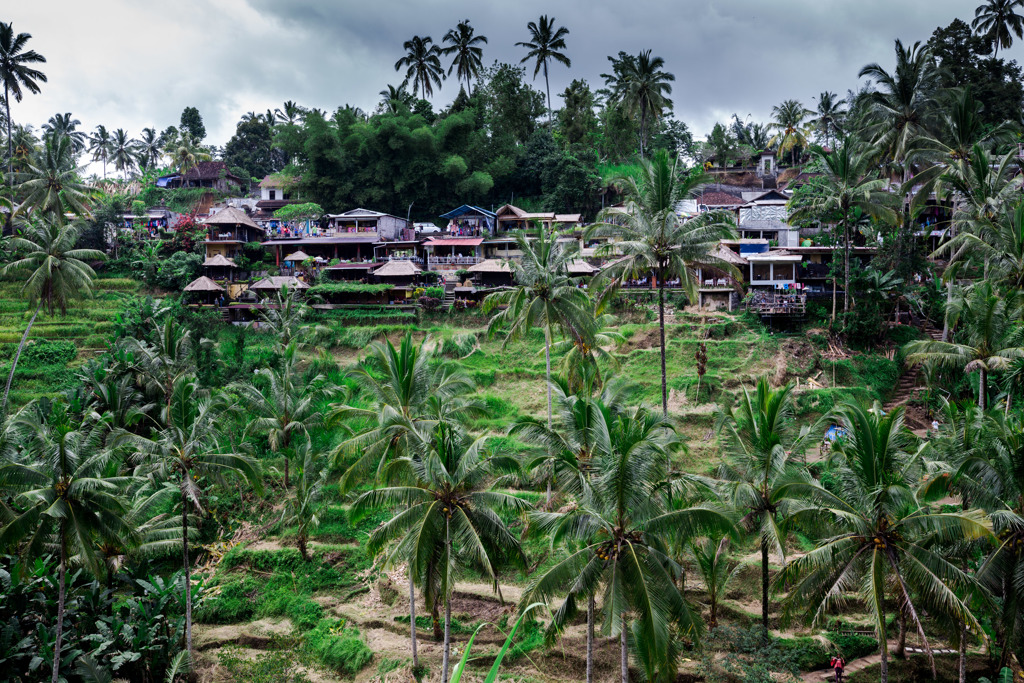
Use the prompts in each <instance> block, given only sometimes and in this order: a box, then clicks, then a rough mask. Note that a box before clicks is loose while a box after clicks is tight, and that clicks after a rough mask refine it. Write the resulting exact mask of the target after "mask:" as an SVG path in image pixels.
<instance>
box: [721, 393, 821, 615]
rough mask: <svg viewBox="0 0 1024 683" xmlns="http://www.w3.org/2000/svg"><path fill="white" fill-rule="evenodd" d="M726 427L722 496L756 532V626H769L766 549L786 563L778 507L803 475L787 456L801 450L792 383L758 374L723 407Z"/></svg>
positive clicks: (785, 502)
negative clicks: (773, 382)
mask: <svg viewBox="0 0 1024 683" xmlns="http://www.w3.org/2000/svg"><path fill="white" fill-rule="evenodd" d="M717 427H718V431H719V433H721V432H722V431H723V430H724V431H725V448H726V458H725V464H723V465H722V467H721V469H720V470H719V475H718V476H719V479H721V484H720V485H719V486H720V487H721V490H722V497H723V499H725V500H728V501H729V503H730V504H731V505H732V507H733V508H734V509H735V510H736V511H737V512H739V513H742V514H743V523H744V525H745V526H747V527H748V528H750V529H752V530H756V531H757V535H758V537H759V539H760V546H761V626H762V627H763V628H764V629H765V630H766V631H767V629H768V612H769V603H768V588H769V584H770V580H769V576H768V556H769V551H772V550H774V551H775V552H776V553H777V554H778V556H779V557H780V558H781V559H782V561H783V562H785V559H786V547H785V542H784V541H785V537H786V536H785V532H784V531H783V530H782V528H781V525H780V523H781V521H782V520H781V516H780V509H783V508H785V506H786V505H787V504H788V500H787V498H788V496H787V494H786V492H785V491H786V489H785V485H786V484H787V483H789V482H791V481H799V480H801V479H804V478H806V475H804V474H803V468H801V467H799V466H798V465H797V463H796V462H795V461H794V460H792V459H791V454H793V453H798V452H799V449H800V448H803V442H802V436H803V435H802V434H798V433H797V431H796V424H795V421H794V419H793V385H792V383H790V384H787V385H786V386H784V387H781V388H779V389H772V388H771V386H770V385H769V384H768V378H767V377H762V378H761V379H760V380H758V382H757V388H756V389H755V390H754V393H753V394H751V393H750V392H749V391H748V390H747V389H746V387H744V389H743V397H742V398H741V399H740V403H739V406H738V407H736V408H734V407H732V406H726V407H724V408H722V409H721V410H720V411H719V414H718V418H717Z"/></svg>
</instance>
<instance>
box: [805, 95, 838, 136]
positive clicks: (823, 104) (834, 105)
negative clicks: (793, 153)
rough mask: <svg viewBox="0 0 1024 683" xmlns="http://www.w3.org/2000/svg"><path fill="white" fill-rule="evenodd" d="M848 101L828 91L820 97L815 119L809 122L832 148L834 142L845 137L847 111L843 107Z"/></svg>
mask: <svg viewBox="0 0 1024 683" xmlns="http://www.w3.org/2000/svg"><path fill="white" fill-rule="evenodd" d="M844 104H846V99H845V98H842V97H837V96H836V94H835V93H834V92H829V91H828V90H826V91H825V92H823V93H821V95H819V96H818V109H817V111H816V112H813V114H816V116H815V118H813V119H811V120H810V121H809V122H808V125H810V126H811V127H812V128H814V130H815V131H817V133H818V135H819V136H820V137H819V139H824V140H825V144H826V145H828V146H829V147H830V148H831V147H832V146H833V142H835V141H836V140H838V139H839V138H840V137H842V135H843V127H844V125H845V123H846V109H845V108H843V105H844Z"/></svg>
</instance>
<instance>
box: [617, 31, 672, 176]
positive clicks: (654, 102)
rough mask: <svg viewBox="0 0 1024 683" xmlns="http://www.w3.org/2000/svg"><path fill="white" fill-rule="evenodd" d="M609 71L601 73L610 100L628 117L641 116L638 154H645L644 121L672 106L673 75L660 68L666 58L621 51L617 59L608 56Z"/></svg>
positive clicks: (645, 135)
mask: <svg viewBox="0 0 1024 683" xmlns="http://www.w3.org/2000/svg"><path fill="white" fill-rule="evenodd" d="M608 59H609V61H611V63H612V73H610V74H601V77H602V78H604V80H605V83H606V84H607V85H608V88H609V90H610V92H611V95H610V97H609V99H608V101H609V102H610V103H613V104H617V105H619V106H621V107H622V109H623V111H624V112H625V113H626V115H628V116H636V115H639V116H640V157H641V158H643V157H644V147H645V143H646V142H647V134H648V131H647V122H648V120H650V121H651V122H656V121H657V120H658V119H659V118H661V115H662V113H663V112H664V111H665V109H672V100H671V99H670V98H669V97H668V96H669V95H671V94H672V85H671V82H672V81H674V80H676V77H675V75H674V74H670V73H668V72H667V71H664V70H663V67H664V66H665V60H664V59H662V58H661V57H651V51H650V50H642V51H641V52H640V54H638V55H636V56H634V55H627V54H626V53H625V52H620V53H619V56H618V58H617V59H616V58H614V57H609V58H608Z"/></svg>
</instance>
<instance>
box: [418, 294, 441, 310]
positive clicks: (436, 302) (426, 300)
mask: <svg viewBox="0 0 1024 683" xmlns="http://www.w3.org/2000/svg"><path fill="white" fill-rule="evenodd" d="M440 305H441V300H440V299H438V298H436V297H432V296H421V297H420V306H422V307H423V308H425V309H427V310H428V311H432V310H434V309H435V308H437V307H438V306H440Z"/></svg>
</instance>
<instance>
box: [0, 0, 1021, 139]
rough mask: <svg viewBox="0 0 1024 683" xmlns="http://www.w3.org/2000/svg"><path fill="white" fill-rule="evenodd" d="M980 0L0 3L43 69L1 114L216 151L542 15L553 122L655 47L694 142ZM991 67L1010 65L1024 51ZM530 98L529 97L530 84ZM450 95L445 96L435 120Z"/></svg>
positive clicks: (847, 75)
mask: <svg viewBox="0 0 1024 683" xmlns="http://www.w3.org/2000/svg"><path fill="white" fill-rule="evenodd" d="M978 1H979V0H774V1H773V2H769V1H768V0H699V1H698V0H676V1H674V2H673V1H670V0H663V1H661V2H658V1H656V0H620V1H618V2H610V1H607V0H573V1H571V2H570V1H562V0H547V2H540V1H538V0H513V1H511V2H509V1H500V2H499V1H495V0H491V1H490V2H487V1H486V0H485V1H480V0H477V1H475V2H463V1H461V0H359V1H353V0H215V1H212V2H211V1H202V0H175V1H174V2H152V1H149V0H145V1H139V0H90V2H88V3H82V2H77V1H76V2H71V1H70V0H20V1H18V0H9V1H8V2H5V3H4V4H5V5H6V7H4V10H3V13H2V14H3V16H2V17H0V18H2V20H4V21H13V24H14V29H15V31H18V32H28V33H31V34H32V40H31V41H30V43H29V45H30V46H31V47H32V48H34V49H36V50H37V51H38V52H40V53H41V54H43V55H44V56H45V57H46V58H47V63H46V64H45V65H44V67H43V68H44V70H45V72H46V74H47V76H48V77H49V82H48V83H45V84H43V92H42V94H41V95H27V96H26V97H25V99H24V100H23V101H22V102H21V103H14V104H13V110H12V112H11V113H12V118H13V119H14V121H15V122H28V123H32V124H34V125H36V126H37V127H38V126H39V125H40V124H42V123H43V122H45V121H46V119H47V118H49V116H50V115H52V114H53V113H55V112H65V111H70V112H72V113H73V114H74V115H75V116H76V117H77V118H79V119H81V121H82V123H83V126H84V128H86V129H87V130H91V129H92V128H93V127H94V126H96V125H97V124H101V123H102V124H104V125H106V126H107V127H108V128H111V129H113V128H119V127H120V128H125V129H126V130H128V131H129V132H130V133H131V134H132V135H136V136H137V135H138V134H139V132H140V131H141V129H142V128H143V127H145V126H154V127H156V128H157V129H158V130H159V129H162V128H164V127H166V126H168V125H170V124H175V125H177V123H178V118H179V116H180V113H181V110H182V108H184V107H185V106H187V105H193V106H197V107H198V108H199V111H200V112H201V113H202V115H203V118H204V121H205V123H206V127H207V131H208V137H207V140H206V141H207V142H208V143H212V144H218V145H223V144H224V143H225V142H226V141H227V139H228V138H229V137H230V136H231V134H232V133H233V132H234V128H235V124H236V123H237V121H238V119H239V117H240V116H241V115H242V114H243V113H245V112H247V111H256V112H263V111H266V110H267V109H268V108H271V109H273V108H274V107H280V106H281V103H282V102H283V101H284V100H289V99H290V100H295V101H296V102H298V103H300V104H302V105H305V106H308V107H319V108H322V109H325V110H327V111H333V110H334V109H335V108H336V107H337V106H339V105H342V104H346V103H347V104H352V105H355V106H359V107H362V108H363V109H365V110H371V109H373V107H374V106H375V105H376V103H377V101H378V100H379V96H378V94H377V93H378V91H380V90H381V89H383V88H384V86H385V85H386V84H388V83H392V84H396V85H397V84H398V83H399V82H400V81H401V78H402V76H401V75H400V74H398V73H396V72H395V70H394V63H395V61H396V60H397V59H398V58H399V57H401V56H402V54H403V51H402V43H403V41H405V40H407V39H409V38H410V37H412V36H413V35H422V36H432V37H433V38H434V40H435V41H440V39H441V37H442V36H443V35H444V33H445V32H446V31H447V30H448V29H449V28H451V27H453V26H454V25H455V24H456V23H457V22H458V21H460V20H462V19H467V18H468V19H470V20H471V22H472V24H473V26H474V27H475V28H476V30H477V32H478V33H482V34H484V35H486V36H487V37H488V38H489V40H490V43H489V44H488V45H486V46H484V62H485V64H490V63H491V62H492V61H494V60H502V61H514V62H518V61H519V59H521V58H522V56H523V55H524V52H525V51H524V50H523V48H519V47H516V46H515V43H516V42H517V41H524V40H527V39H528V34H527V31H526V24H527V22H528V21H531V20H536V19H537V18H538V17H539V16H540V15H541V14H542V13H547V14H549V15H553V16H554V17H555V18H556V19H557V23H558V24H560V25H564V26H566V27H567V28H569V30H570V35H569V37H568V39H567V42H568V50H567V52H568V55H569V56H570V58H571V59H572V68H571V69H567V68H565V67H563V66H560V65H554V66H553V67H552V74H551V91H552V97H553V98H555V107H556V108H557V107H559V106H560V105H561V100H560V99H559V98H557V97H556V93H558V92H561V91H562V90H563V89H564V88H565V86H566V85H567V84H568V83H569V81H570V80H572V78H585V79H586V80H587V81H588V82H589V83H590V84H591V86H593V87H595V88H596V87H598V86H599V85H601V79H600V74H601V73H602V72H604V71H607V70H608V62H607V59H606V57H607V55H614V54H617V53H618V52H619V51H620V50H624V51H626V52H630V53H635V52H638V51H640V50H644V49H651V50H653V51H654V54H656V55H660V56H662V57H663V58H664V59H665V62H666V69H667V70H668V71H670V72H672V73H674V74H675V75H676V82H675V86H674V88H673V93H672V97H673V100H674V102H675V114H676V117H677V118H679V119H681V120H683V121H685V122H686V123H687V124H688V125H689V126H690V128H691V129H692V130H693V131H694V132H695V133H696V134H698V135H703V134H705V133H707V132H708V130H710V128H711V126H713V125H714V122H715V121H717V120H725V119H727V118H728V117H730V116H731V115H732V114H733V113H734V112H735V113H737V114H739V115H740V117H746V116H747V115H748V114H749V115H751V116H752V120H754V121H763V120H767V119H768V118H769V117H770V113H771V108H772V106H773V105H775V104H778V103H779V102H780V101H782V100H784V99H788V98H798V99H800V100H802V101H803V102H804V104H806V105H807V106H809V107H812V108H813V106H814V102H815V98H816V96H817V95H818V93H820V92H821V91H822V90H826V89H827V90H832V91H834V92H838V93H843V94H845V92H846V90H847V89H848V88H853V87H855V86H856V85H857V77H856V76H857V71H858V70H859V69H860V67H862V66H863V65H865V64H867V63H869V62H874V61H877V62H880V63H881V64H882V65H883V66H885V67H886V68H889V67H891V65H892V62H893V41H894V39H895V38H902V39H903V40H904V42H913V41H915V40H922V41H925V40H927V39H928V37H929V36H930V35H931V33H932V31H933V30H935V28H936V27H938V26H946V25H947V24H949V22H950V21H952V20H953V18H954V17H957V16H959V17H961V18H963V19H965V20H968V21H969V20H970V18H971V17H972V16H973V13H974V7H975V6H976V5H977V4H978ZM1022 42H1024V41H1022ZM1000 54H1001V56H1002V55H1003V54H1005V55H1006V56H1007V57H1009V58H1015V59H1017V60H1018V61H1021V57H1022V56H1024V45H1014V47H1013V48H1012V49H1011V50H1007V51H1004V52H1002V53H1000ZM446 66H447V65H446ZM530 73H531V74H532V70H531V72H530ZM535 85H536V87H537V88H538V89H541V90H543V87H544V82H543V76H541V77H539V78H538V80H537V81H536V84H535ZM457 92H458V85H457V84H456V83H455V82H454V81H448V82H446V83H445V84H444V86H443V87H442V89H441V91H440V93H439V94H436V95H435V98H434V100H435V106H437V107H440V106H443V105H444V104H446V103H448V102H450V100H451V99H452V98H453V97H454V96H455V94H456V93H457Z"/></svg>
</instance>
